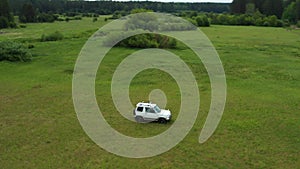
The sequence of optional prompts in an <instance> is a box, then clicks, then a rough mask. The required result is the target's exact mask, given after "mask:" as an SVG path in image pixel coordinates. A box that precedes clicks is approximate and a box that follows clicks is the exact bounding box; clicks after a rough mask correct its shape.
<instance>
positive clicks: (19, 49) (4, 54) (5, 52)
mask: <svg viewBox="0 0 300 169" xmlns="http://www.w3.org/2000/svg"><path fill="white" fill-rule="evenodd" d="M31 57H32V55H31V53H30V52H29V50H28V48H27V47H25V46H24V45H23V44H21V43H18V42H14V41H1V42H0V61H3V60H7V61H11V62H17V61H22V62H26V61H30V60H31Z"/></svg>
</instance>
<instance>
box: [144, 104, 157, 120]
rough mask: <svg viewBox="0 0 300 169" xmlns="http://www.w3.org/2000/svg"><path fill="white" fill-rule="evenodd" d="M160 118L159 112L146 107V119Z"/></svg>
mask: <svg viewBox="0 0 300 169" xmlns="http://www.w3.org/2000/svg"><path fill="white" fill-rule="evenodd" d="M157 118H158V115H157V113H156V112H155V111H154V109H153V108H151V107H145V120H149V121H154V120H156V119H157Z"/></svg>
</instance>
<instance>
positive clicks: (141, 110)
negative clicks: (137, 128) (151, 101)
mask: <svg viewBox="0 0 300 169" xmlns="http://www.w3.org/2000/svg"><path fill="white" fill-rule="evenodd" d="M143 109H144V107H138V108H137V109H136V110H137V111H139V112H143Z"/></svg>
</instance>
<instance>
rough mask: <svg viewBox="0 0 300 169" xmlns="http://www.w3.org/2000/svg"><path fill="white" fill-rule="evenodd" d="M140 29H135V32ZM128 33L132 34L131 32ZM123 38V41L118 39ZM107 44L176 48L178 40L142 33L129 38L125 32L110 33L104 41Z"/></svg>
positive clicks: (130, 46) (131, 46)
mask: <svg viewBox="0 0 300 169" xmlns="http://www.w3.org/2000/svg"><path fill="white" fill-rule="evenodd" d="M137 32H139V30H135V33H137ZM128 34H131V33H130V32H129V33H128ZM120 39H123V40H122V41H120V42H119V41H118V40H120ZM104 45H106V46H114V45H115V46H121V47H129V48H169V49H171V48H176V46H177V41H176V40H175V39H174V38H171V37H168V36H165V35H160V34H153V33H141V34H137V35H134V36H130V37H128V38H126V37H125V32H121V33H118V34H116V33H114V34H109V35H108V36H107V38H106V39H105V41H104Z"/></svg>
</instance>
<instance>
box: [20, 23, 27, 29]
mask: <svg viewBox="0 0 300 169" xmlns="http://www.w3.org/2000/svg"><path fill="white" fill-rule="evenodd" d="M19 26H20V28H26V27H27V26H26V25H24V24H21V25H19Z"/></svg>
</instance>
